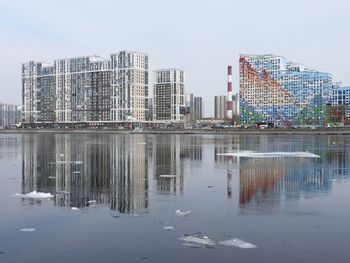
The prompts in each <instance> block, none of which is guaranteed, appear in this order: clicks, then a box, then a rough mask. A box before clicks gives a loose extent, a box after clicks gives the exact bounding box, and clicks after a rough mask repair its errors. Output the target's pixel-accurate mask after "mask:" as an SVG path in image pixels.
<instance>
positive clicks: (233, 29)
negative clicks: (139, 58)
mask: <svg viewBox="0 0 350 263" xmlns="http://www.w3.org/2000/svg"><path fill="white" fill-rule="evenodd" d="M349 10H350V1H347V0H332V1H325V0H318V1H316V0H293V1H292V0H285V1H281V0H263V1H261V0H250V1H248V0H240V1H237V0H176V1H168V0H124V1H120V0H114V1H113V0H50V1H47V0H45V1H43V0H22V1H21V0H0V36H1V38H0V54H1V62H2V63H1V64H0V79H1V82H0V102H6V103H14V104H18V105H20V104H21V96H22V88H21V64H22V63H25V62H28V61H30V60H35V61H43V62H53V60H54V59H58V58H67V57H77V56H85V55H99V56H102V57H105V58H108V57H109V55H110V53H113V52H117V51H120V50H135V51H141V52H145V53H147V54H148V55H149V61H150V74H151V75H150V80H151V83H150V87H151V85H152V78H153V77H152V75H153V70H156V69H160V68H172V67H176V68H181V69H183V70H185V72H186V86H185V89H186V92H188V93H193V94H194V95H195V96H202V97H203V101H204V105H205V109H204V112H205V115H206V116H212V115H213V104H214V103H213V102H214V96H216V95H225V94H226V87H227V84H226V80H227V76H226V73H227V65H232V66H233V79H234V81H233V86H234V88H233V89H234V92H238V83H239V79H238V59H239V55H240V54H276V55H282V56H284V57H286V58H287V59H288V60H290V61H294V62H299V63H302V64H304V65H306V66H308V67H311V68H313V69H316V70H318V71H324V72H330V73H332V74H333V80H334V81H341V82H342V84H343V85H350V72H349V62H350V34H349V32H350V30H349V25H350V15H349V14H348V11H349Z"/></svg>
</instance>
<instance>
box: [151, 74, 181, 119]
mask: <svg viewBox="0 0 350 263" xmlns="http://www.w3.org/2000/svg"><path fill="white" fill-rule="evenodd" d="M184 89H185V74H184V72H183V71H182V70H180V69H161V70H157V71H155V72H154V80H153V100H154V101H153V103H154V105H153V119H154V120H169V121H182V120H184V115H183V114H182V113H181V109H182V108H184V107H185V92H184V91H185V90H184Z"/></svg>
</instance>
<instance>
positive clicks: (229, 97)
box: [227, 66, 232, 120]
mask: <svg viewBox="0 0 350 263" xmlns="http://www.w3.org/2000/svg"><path fill="white" fill-rule="evenodd" d="M227 119H229V120H232V66H228V67H227Z"/></svg>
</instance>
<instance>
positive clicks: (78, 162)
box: [74, 161, 83, 164]
mask: <svg viewBox="0 0 350 263" xmlns="http://www.w3.org/2000/svg"><path fill="white" fill-rule="evenodd" d="M74 163H75V164H83V162H82V161H74Z"/></svg>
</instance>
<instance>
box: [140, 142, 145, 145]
mask: <svg viewBox="0 0 350 263" xmlns="http://www.w3.org/2000/svg"><path fill="white" fill-rule="evenodd" d="M138 144H141V145H145V144H146V143H145V142H139V143H138Z"/></svg>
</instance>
